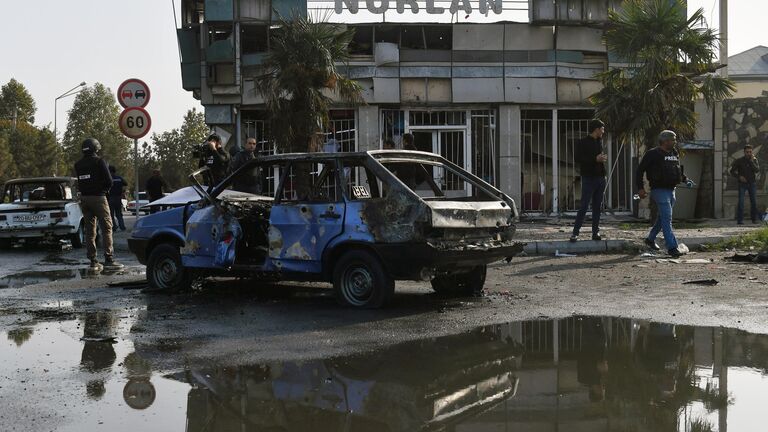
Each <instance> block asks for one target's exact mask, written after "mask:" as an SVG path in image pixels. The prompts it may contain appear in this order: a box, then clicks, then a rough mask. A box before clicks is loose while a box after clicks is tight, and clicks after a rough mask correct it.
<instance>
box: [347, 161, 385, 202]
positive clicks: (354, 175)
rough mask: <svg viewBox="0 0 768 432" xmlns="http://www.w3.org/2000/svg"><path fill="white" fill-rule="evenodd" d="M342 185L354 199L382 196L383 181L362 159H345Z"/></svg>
mask: <svg viewBox="0 0 768 432" xmlns="http://www.w3.org/2000/svg"><path fill="white" fill-rule="evenodd" d="M342 166H343V170H342V173H344V177H343V178H342V187H343V189H344V192H345V193H346V195H347V197H348V198H349V199H350V200H352V201H359V200H367V199H374V198H381V197H382V194H381V190H382V181H381V179H379V178H378V177H377V176H376V175H375V174H374V173H373V171H371V170H370V169H369V168H368V167H366V166H365V164H364V163H363V161H362V160H344V161H343V164H342Z"/></svg>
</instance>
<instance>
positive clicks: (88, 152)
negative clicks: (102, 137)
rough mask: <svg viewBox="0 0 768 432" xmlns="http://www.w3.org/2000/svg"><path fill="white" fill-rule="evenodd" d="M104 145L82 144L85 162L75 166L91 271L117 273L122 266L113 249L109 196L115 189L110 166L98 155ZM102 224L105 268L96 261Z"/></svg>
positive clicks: (90, 141)
mask: <svg viewBox="0 0 768 432" xmlns="http://www.w3.org/2000/svg"><path fill="white" fill-rule="evenodd" d="M99 150H101V144H99V142H98V141H97V140H96V139H94V138H88V139H86V140H85V141H83V144H82V151H83V158H82V159H80V160H79V161H77V162H76V163H75V173H76V175H77V187H78V189H79V190H80V210H81V211H82V212H83V221H84V223H85V244H86V251H87V254H88V259H89V260H90V261H91V265H90V268H91V269H92V270H100V269H102V268H109V269H118V268H122V267H123V265H122V264H118V263H117V262H115V260H114V257H113V254H114V250H113V248H112V217H111V216H110V214H109V203H108V202H107V194H108V193H109V190H110V189H111V188H112V176H111V175H110V173H109V168H108V167H107V163H106V162H104V160H103V159H101V158H100V157H98V156H97V155H96V154H97V153H98V152H99ZM97 221H98V223H99V225H100V226H101V230H102V233H101V235H102V237H103V239H104V265H103V266H102V265H101V264H99V262H98V261H97V260H96V223H97Z"/></svg>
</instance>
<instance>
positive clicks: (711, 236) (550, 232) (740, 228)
mask: <svg viewBox="0 0 768 432" xmlns="http://www.w3.org/2000/svg"><path fill="white" fill-rule="evenodd" d="M672 226H673V228H674V230H675V236H676V237H677V240H678V242H680V243H684V244H685V245H686V246H688V247H689V248H690V249H691V250H694V249H696V248H698V247H700V246H701V245H705V244H713V243H718V242H720V241H721V240H724V239H727V238H730V237H733V236H738V235H741V234H745V233H749V232H751V231H753V230H755V229H757V228H759V227H762V226H764V225H763V224H758V225H751V224H745V225H736V221H733V220H717V219H710V220H704V221H697V222H695V223H693V222H684V221H681V222H674V223H673V224H672ZM591 228H592V227H591V222H590V221H589V220H588V221H586V222H585V223H584V227H583V228H582V230H581V233H580V235H579V239H580V240H579V241H578V242H576V243H571V242H569V241H568V240H569V239H570V237H571V233H572V231H573V219H562V220H557V219H551V220H547V221H541V220H536V221H526V220H522V221H520V222H519V223H518V224H517V234H516V236H515V238H516V240H518V241H521V242H525V243H527V245H526V246H525V252H526V253H527V254H529V255H550V254H554V253H555V251H560V252H561V253H571V254H580V253H582V254H583V253H599V252H609V251H618V250H626V249H641V248H644V247H645V246H644V245H643V244H642V241H643V239H644V238H645V237H646V236H647V235H648V231H649V230H650V225H649V224H648V223H647V222H640V221H634V220H629V221H628V220H617V219H613V218H611V217H610V216H608V217H606V218H605V219H603V220H601V222H600V235H601V236H602V237H603V240H600V241H593V240H591V237H592V233H591ZM656 242H657V243H658V244H659V246H661V247H662V249H664V238H663V236H661V235H659V237H658V238H657V239H656Z"/></svg>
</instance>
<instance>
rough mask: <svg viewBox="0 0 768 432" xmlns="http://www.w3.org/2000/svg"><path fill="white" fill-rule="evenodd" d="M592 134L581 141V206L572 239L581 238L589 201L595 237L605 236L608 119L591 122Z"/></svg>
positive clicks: (579, 150) (579, 153)
mask: <svg viewBox="0 0 768 432" xmlns="http://www.w3.org/2000/svg"><path fill="white" fill-rule="evenodd" d="M589 131H590V132H589V135H587V136H585V137H584V138H582V140H581V141H579V145H578V147H577V152H576V154H577V156H576V157H577V158H578V161H579V166H580V173H581V206H580V207H579V212H578V213H577V214H576V222H575V223H574V224H573V234H572V235H571V242H575V241H577V240H578V239H579V230H581V226H582V225H583V224H584V218H585V217H586V215H587V208H588V207H589V203H592V240H602V237H601V236H600V209H601V207H602V205H603V195H604V194H605V161H607V160H608V155H606V154H605V151H604V149H603V134H605V123H603V122H602V121H600V120H598V119H595V120H592V121H591V122H589Z"/></svg>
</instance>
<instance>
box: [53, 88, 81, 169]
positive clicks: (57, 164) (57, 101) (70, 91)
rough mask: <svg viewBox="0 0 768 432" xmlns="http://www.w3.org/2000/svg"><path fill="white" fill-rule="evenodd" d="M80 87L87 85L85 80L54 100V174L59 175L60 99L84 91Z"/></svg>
mask: <svg viewBox="0 0 768 432" xmlns="http://www.w3.org/2000/svg"><path fill="white" fill-rule="evenodd" d="M80 87H85V81H83V82H81V83H80V84H78V85H76V86H74V87H72V88H71V89H69V90H67V91H65V92H64V93H62V94H61V96H59V97H57V98H56V99H55V100H54V101H53V139H54V141H56V160H55V161H54V163H53V175H58V173H59V151H60V148H59V134H58V132H59V130H58V127H57V126H58V119H59V118H58V115H57V114H58V103H59V99H62V98H65V97H67V96H72V95H75V94H78V93H80V92H81V91H83V89H81V88H80ZM77 89H80V90H77ZM75 90H77V91H75Z"/></svg>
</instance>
